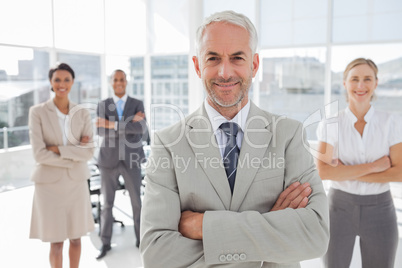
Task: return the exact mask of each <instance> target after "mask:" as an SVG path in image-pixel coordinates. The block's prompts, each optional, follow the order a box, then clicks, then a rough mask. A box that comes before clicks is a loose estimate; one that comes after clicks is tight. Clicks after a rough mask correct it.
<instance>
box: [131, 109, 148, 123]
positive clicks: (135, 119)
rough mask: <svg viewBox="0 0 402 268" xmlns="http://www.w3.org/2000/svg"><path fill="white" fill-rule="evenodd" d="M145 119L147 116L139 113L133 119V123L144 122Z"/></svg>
mask: <svg viewBox="0 0 402 268" xmlns="http://www.w3.org/2000/svg"><path fill="white" fill-rule="evenodd" d="M144 118H145V114H144V113H143V112H141V111H139V112H138V113H136V114H135V115H134V118H133V120H132V121H133V122H138V121H141V120H143V119H144Z"/></svg>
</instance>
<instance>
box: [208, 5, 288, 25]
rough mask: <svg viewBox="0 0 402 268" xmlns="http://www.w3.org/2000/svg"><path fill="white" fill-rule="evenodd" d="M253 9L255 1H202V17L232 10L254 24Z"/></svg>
mask: <svg viewBox="0 0 402 268" xmlns="http://www.w3.org/2000/svg"><path fill="white" fill-rule="evenodd" d="M280 2H282V1H280ZM255 8H256V7H255V1H244V0H219V1H216V0H204V17H208V16H209V15H212V14H213V13H215V12H219V11H224V10H233V11H235V12H238V13H242V14H244V15H246V16H247V17H248V18H249V19H250V20H251V22H253V23H255Z"/></svg>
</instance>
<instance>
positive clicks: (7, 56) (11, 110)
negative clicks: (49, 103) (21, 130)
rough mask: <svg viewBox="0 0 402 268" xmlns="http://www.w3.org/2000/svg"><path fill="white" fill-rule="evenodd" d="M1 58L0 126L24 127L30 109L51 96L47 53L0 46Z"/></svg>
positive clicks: (26, 123)
mask: <svg viewBox="0 0 402 268" xmlns="http://www.w3.org/2000/svg"><path fill="white" fill-rule="evenodd" d="M0 58H1V60H0V125H2V126H3V127H17V126H22V127H24V126H27V125H28V112H29V108H30V107H31V106H32V105H34V104H37V103H40V102H44V101H46V100H47V99H49V96H50V86H49V81H48V78H47V76H48V71H49V54H48V53H47V52H45V51H41V50H34V49H29V48H14V47H2V46H0ZM10 131H11V130H10Z"/></svg>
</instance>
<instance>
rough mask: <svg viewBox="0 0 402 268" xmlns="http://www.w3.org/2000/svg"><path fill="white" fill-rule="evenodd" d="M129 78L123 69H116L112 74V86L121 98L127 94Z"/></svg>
mask: <svg viewBox="0 0 402 268" xmlns="http://www.w3.org/2000/svg"><path fill="white" fill-rule="evenodd" d="M126 86H127V80H126V75H125V74H124V73H123V72H121V71H115V72H114V74H113V76H112V87H113V90H114V94H115V95H116V96H117V97H119V98H121V97H123V96H124V94H126Z"/></svg>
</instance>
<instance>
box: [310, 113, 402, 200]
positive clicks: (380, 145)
mask: <svg viewBox="0 0 402 268" xmlns="http://www.w3.org/2000/svg"><path fill="white" fill-rule="evenodd" d="M364 120H365V121H366V125H365V127H364V130H363V135H362V136H361V135H360V133H359V132H358V131H357V130H356V128H355V127H354V124H355V123H356V121H357V118H356V116H355V115H354V114H353V113H352V112H351V111H350V109H349V108H346V109H345V110H343V111H341V112H340V113H339V115H338V116H337V117H333V118H331V119H327V120H323V121H322V122H321V123H320V124H319V126H318V129H317V136H318V141H321V142H325V143H328V144H330V145H332V146H333V147H334V155H333V159H337V158H339V159H340V160H341V161H342V162H343V163H344V164H345V165H359V164H365V163H371V162H374V161H375V160H377V159H379V158H381V157H383V156H384V155H389V148H390V147H391V146H393V145H395V144H397V143H400V142H402V119H401V118H400V117H399V116H397V115H395V114H391V113H387V112H382V111H376V110H374V107H373V106H371V108H370V110H369V111H368V112H367V114H366V115H365V116H364ZM331 186H332V187H333V188H335V189H338V190H342V191H345V192H347V193H351V194H357V195H373V194H380V193H383V192H386V191H388V190H389V189H390V187H389V183H369V182H360V181H355V180H348V181H331Z"/></svg>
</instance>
